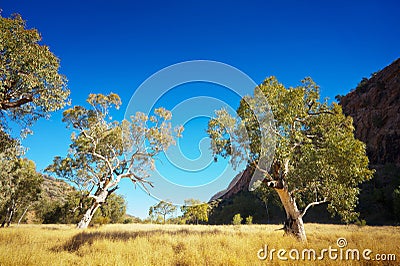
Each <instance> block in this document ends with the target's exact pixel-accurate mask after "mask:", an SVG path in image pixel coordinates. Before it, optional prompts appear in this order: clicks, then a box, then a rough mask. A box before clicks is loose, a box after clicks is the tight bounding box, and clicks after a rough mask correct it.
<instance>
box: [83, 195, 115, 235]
mask: <svg viewBox="0 0 400 266" xmlns="http://www.w3.org/2000/svg"><path fill="white" fill-rule="evenodd" d="M96 194H97V193H96ZM108 196H109V192H108V191H107V190H106V189H104V190H101V192H100V193H99V195H98V196H94V199H93V203H92V206H90V208H89V209H88V210H87V211H86V212H85V215H83V217H82V219H81V220H80V222H79V223H78V225H77V228H79V229H85V228H87V227H88V226H89V224H90V222H91V221H92V218H93V216H94V214H95V213H96V211H97V209H98V208H99V207H100V206H101V205H102V204H103V203H105V202H106V200H107V197H108Z"/></svg>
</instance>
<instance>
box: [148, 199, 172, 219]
mask: <svg viewBox="0 0 400 266" xmlns="http://www.w3.org/2000/svg"><path fill="white" fill-rule="evenodd" d="M175 211H176V207H175V205H173V204H172V203H170V202H168V201H164V200H160V202H159V203H157V204H156V205H154V206H151V207H150V209H149V215H150V216H153V215H154V214H158V215H161V216H162V217H163V223H164V224H165V221H166V217H167V216H168V215H172V214H174V212H175Z"/></svg>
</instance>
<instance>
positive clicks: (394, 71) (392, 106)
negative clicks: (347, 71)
mask: <svg viewBox="0 0 400 266" xmlns="http://www.w3.org/2000/svg"><path fill="white" fill-rule="evenodd" d="M340 104H341V105H342V107H343V112H344V113H345V114H346V115H350V116H351V117H353V123H354V126H355V136H356V137H357V138H358V139H359V140H361V141H363V142H365V143H366V145H367V154H368V157H369V160H370V163H371V164H373V165H376V164H386V163H393V164H396V165H397V166H400V58H399V59H397V60H396V61H394V62H393V63H392V64H390V65H389V66H387V67H385V68H384V69H383V70H381V71H379V72H377V73H375V74H373V75H372V76H371V78H369V79H366V78H364V79H363V80H362V81H361V82H360V84H359V85H358V87H357V88H356V89H355V90H354V91H352V92H350V93H349V94H347V95H346V96H343V97H341V99H340Z"/></svg>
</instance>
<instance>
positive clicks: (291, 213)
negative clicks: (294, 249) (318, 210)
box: [275, 188, 307, 242]
mask: <svg viewBox="0 0 400 266" xmlns="http://www.w3.org/2000/svg"><path fill="white" fill-rule="evenodd" d="M275 190H276V192H278V195H279V198H280V200H281V202H282V205H283V207H284V208H285V212H286V221H285V224H284V227H283V229H284V230H285V234H288V235H292V236H294V237H296V238H297V239H298V240H300V241H302V242H307V237H306V231H305V230H304V223H303V217H302V215H301V212H300V211H299V209H298V208H297V204H296V201H295V200H294V199H293V198H292V197H291V196H290V194H289V192H288V191H287V189H285V188H283V189H278V188H275Z"/></svg>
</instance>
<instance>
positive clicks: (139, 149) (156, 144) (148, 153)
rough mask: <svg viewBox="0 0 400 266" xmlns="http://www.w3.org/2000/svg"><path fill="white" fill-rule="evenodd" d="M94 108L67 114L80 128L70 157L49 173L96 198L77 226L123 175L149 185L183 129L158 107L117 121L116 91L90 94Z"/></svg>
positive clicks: (60, 160)
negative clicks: (160, 159) (160, 157)
mask: <svg viewBox="0 0 400 266" xmlns="http://www.w3.org/2000/svg"><path fill="white" fill-rule="evenodd" d="M87 103H88V104H89V108H86V107H83V106H75V107H73V108H70V109H68V110H66V111H64V113H63V121H64V122H66V123H67V125H68V126H69V127H72V128H73V129H74V130H75V131H74V132H73V133H72V135H71V142H72V143H71V145H70V150H69V153H68V155H67V156H66V157H65V158H61V157H55V159H54V161H53V164H52V165H50V166H48V167H47V169H46V170H47V171H48V172H53V173H55V174H56V175H57V176H59V177H61V178H64V179H66V180H69V181H70V182H73V183H74V184H75V185H76V187H77V188H79V189H80V190H82V191H84V193H85V195H86V196H87V197H89V198H90V199H91V201H92V203H91V205H90V207H89V208H88V209H87V211H86V212H85V214H84V216H83V217H82V219H81V221H80V222H79V223H78V228H86V227H87V226H88V225H89V223H90V221H91V220H92V218H93V215H94V214H95V212H96V210H97V209H98V208H99V207H101V206H102V205H103V204H104V203H105V202H107V198H108V197H109V196H110V195H111V194H112V193H113V192H114V191H115V190H117V189H118V184H119V182H120V181H121V179H123V178H128V179H130V180H131V181H132V182H133V183H134V184H138V185H140V186H142V187H143V188H144V189H146V185H150V186H152V184H151V183H150V182H149V181H147V179H146V178H147V177H148V176H149V171H150V170H152V169H154V158H155V157H156V156H157V155H158V154H159V153H160V152H161V151H163V150H166V149H168V147H169V146H170V145H172V144H174V143H175V140H174V137H180V135H181V132H182V130H183V128H182V127H178V128H175V129H173V128H172V126H171V122H170V119H171V117H172V115H171V112H169V111H167V110H165V109H164V108H158V109H155V111H154V113H155V114H154V115H153V116H151V117H148V116H147V115H145V114H144V113H140V112H137V113H136V114H135V115H133V116H132V117H131V120H130V121H127V120H124V121H122V122H118V121H112V118H111V115H110V109H111V108H113V107H114V108H116V109H118V108H119V106H120V105H121V100H120V98H119V96H118V95H117V94H114V93H111V94H109V95H102V94H90V95H89V97H88V99H87Z"/></svg>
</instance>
